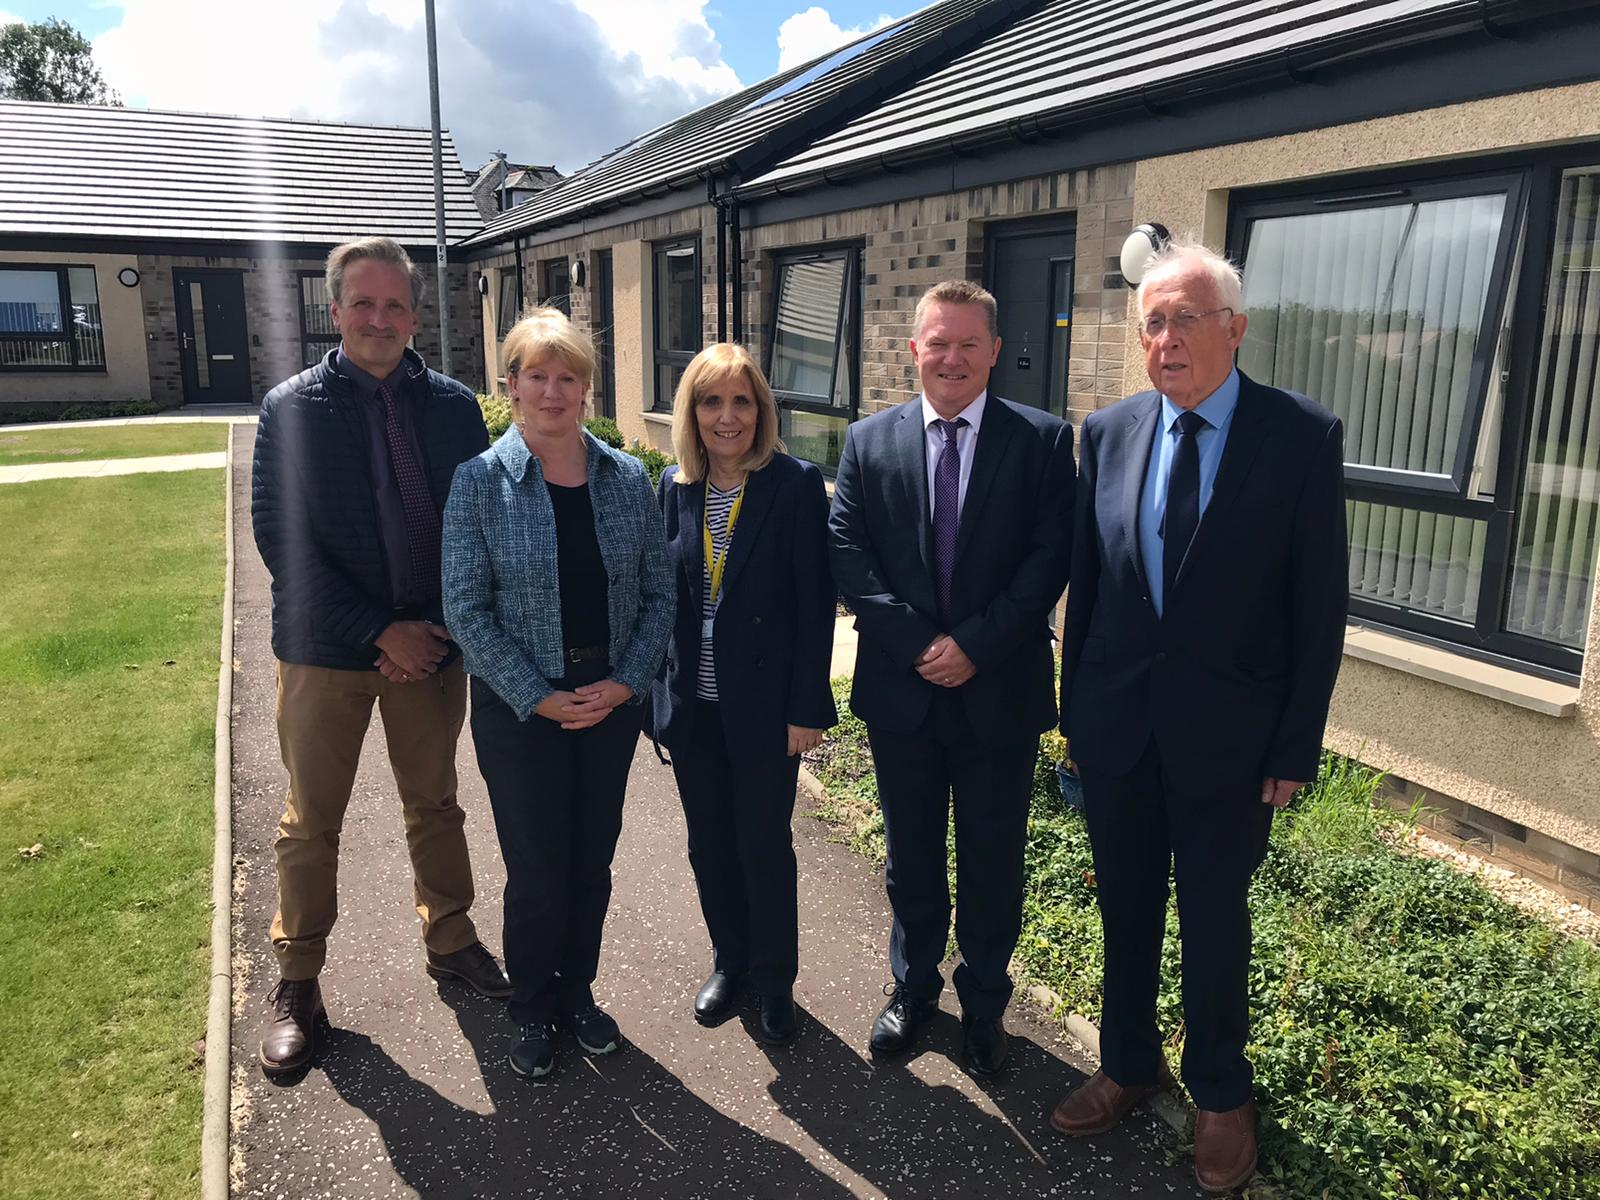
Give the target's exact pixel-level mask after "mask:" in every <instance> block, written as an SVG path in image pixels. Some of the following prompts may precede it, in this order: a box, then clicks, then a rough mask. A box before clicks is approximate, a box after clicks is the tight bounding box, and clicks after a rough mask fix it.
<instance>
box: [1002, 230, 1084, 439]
mask: <svg viewBox="0 0 1600 1200" xmlns="http://www.w3.org/2000/svg"><path fill="white" fill-rule="evenodd" d="M1074 244H1075V239H1074V229H1073V226H1072V224H1071V223H1070V222H1067V223H1065V224H1061V225H1055V226H1047V227H1042V228H1041V227H1039V226H1037V225H1030V226H1026V227H1021V228H1016V229H1010V230H1008V229H1007V228H1006V227H1005V226H999V227H997V228H996V229H995V230H994V231H993V232H992V233H991V234H990V238H989V254H988V264H989V279H988V286H989V290H990V291H991V292H993V293H994V295H995V299H996V300H997V301H998V302H999V305H1000V340H1001V342H1002V343H1003V344H1002V346H1001V349H1000V361H999V362H998V363H996V364H995V369H994V374H993V375H992V376H991V377H990V383H989V390H990V391H991V392H993V393H994V394H995V395H997V396H1004V397H1005V398H1006V399H1007V400H1014V401H1016V402H1017V403H1018V404H1027V405H1031V406H1032V407H1034V408H1042V409H1044V410H1045V411H1046V412H1052V413H1054V414H1055V415H1056V416H1058V417H1065V416H1066V414H1067V358H1068V354H1069V351H1070V350H1071V345H1072V268H1073V253H1074Z"/></svg>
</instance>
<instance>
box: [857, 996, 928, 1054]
mask: <svg viewBox="0 0 1600 1200" xmlns="http://www.w3.org/2000/svg"><path fill="white" fill-rule="evenodd" d="M936 1011H938V1005H936V1004H934V1003H933V1002H932V1001H929V1000H918V999H917V998H916V997H915V996H913V995H912V994H911V993H910V992H908V991H906V989H905V987H904V986H903V985H899V984H897V985H895V989H894V992H893V994H892V995H890V997H889V1003H888V1004H886V1005H884V1006H883V1011H882V1012H881V1013H879V1014H878V1019H877V1020H876V1021H874V1022H873V1023H872V1039H871V1041H870V1042H869V1043H868V1044H869V1045H870V1046H871V1048H872V1052H873V1053H874V1054H903V1053H904V1052H905V1051H907V1050H909V1049H911V1046H912V1043H914V1042H915V1041H916V1040H917V1026H919V1025H921V1024H922V1023H923V1022H924V1021H926V1020H927V1019H928V1018H929V1017H931V1016H933V1014H934V1013H935V1012H936Z"/></svg>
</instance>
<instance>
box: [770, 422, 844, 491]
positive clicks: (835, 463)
mask: <svg viewBox="0 0 1600 1200" xmlns="http://www.w3.org/2000/svg"><path fill="white" fill-rule="evenodd" d="M849 426H850V419H849V418H848V417H845V416H837V417H832V416H825V415H823V414H822V413H814V412H807V411H805V410H804V409H796V408H782V409H779V410H778V436H779V437H781V438H782V439H783V444H784V445H785V446H786V447H787V448H788V451H789V453H790V454H792V455H794V456H795V457H796V458H799V459H804V460H805V461H806V462H808V463H815V464H816V465H817V466H819V467H821V468H822V469H823V470H824V471H826V472H827V473H828V474H829V475H832V474H833V473H834V472H835V471H837V470H838V469H839V455H840V454H841V453H843V451H844V431H845V430H846V429H847V428H849Z"/></svg>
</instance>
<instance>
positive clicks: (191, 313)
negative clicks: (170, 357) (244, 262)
mask: <svg viewBox="0 0 1600 1200" xmlns="http://www.w3.org/2000/svg"><path fill="white" fill-rule="evenodd" d="M172 284H173V288H174V290H175V291H176V293H177V309H178V363H179V365H180V367H181V368H182V370H183V402H184V403H185V404H250V403H253V402H254V401H255V400H256V399H257V397H256V396H254V395H253V394H252V392H251V388H250V345H249V343H250V338H249V330H248V328H247V326H246V324H245V315H244V277H243V276H242V275H241V274H240V273H239V272H238V271H198V270H182V269H178V270H174V271H173V272H172Z"/></svg>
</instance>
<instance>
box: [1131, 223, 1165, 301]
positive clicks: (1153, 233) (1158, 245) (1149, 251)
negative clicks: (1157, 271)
mask: <svg viewBox="0 0 1600 1200" xmlns="http://www.w3.org/2000/svg"><path fill="white" fill-rule="evenodd" d="M1171 244H1172V235H1171V234H1170V233H1168V232H1167V227H1166V226H1165V225H1158V224H1156V223H1155V222H1154V221H1150V222H1148V223H1147V224H1144V225H1136V226H1134V229H1133V232H1132V233H1130V234H1129V235H1128V237H1127V240H1126V241H1124V242H1123V243H1122V258H1121V266H1122V277H1123V278H1124V279H1126V280H1127V281H1128V286H1129V287H1138V286H1139V281H1140V280H1141V279H1143V278H1144V273H1145V272H1146V271H1148V270H1149V269H1150V263H1151V262H1152V260H1154V258H1155V256H1156V255H1157V254H1159V253H1160V252H1161V249H1162V248H1163V247H1164V246H1168V245H1171Z"/></svg>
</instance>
